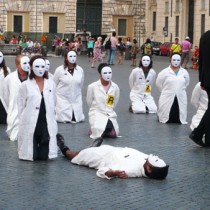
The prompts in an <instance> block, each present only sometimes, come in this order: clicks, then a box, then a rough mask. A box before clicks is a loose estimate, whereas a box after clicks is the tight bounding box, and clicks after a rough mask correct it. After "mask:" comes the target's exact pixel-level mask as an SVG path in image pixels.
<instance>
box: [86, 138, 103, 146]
mask: <svg viewBox="0 0 210 210" xmlns="http://www.w3.org/2000/svg"><path fill="white" fill-rule="evenodd" d="M102 143H103V139H102V138H101V137H100V138H97V139H96V140H94V142H93V143H92V144H91V145H90V146H89V147H100V146H101V144H102Z"/></svg>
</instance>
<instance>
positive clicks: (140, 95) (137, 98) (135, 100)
mask: <svg viewBox="0 0 210 210" xmlns="http://www.w3.org/2000/svg"><path fill="white" fill-rule="evenodd" d="M155 79H156V72H155V71H154V69H153V68H152V60H151V58H150V57H149V56H148V55H143V56H142V58H141V60H140V62H139V67H137V68H135V69H133V70H132V72H131V74H130V77H129V85H130V88H131V92H130V100H131V106H130V108H129V111H130V112H133V113H135V114H137V113H156V112H157V106H156V104H155V101H154V99H153V97H152V95H151V90H152V86H153V84H154V82H155Z"/></svg>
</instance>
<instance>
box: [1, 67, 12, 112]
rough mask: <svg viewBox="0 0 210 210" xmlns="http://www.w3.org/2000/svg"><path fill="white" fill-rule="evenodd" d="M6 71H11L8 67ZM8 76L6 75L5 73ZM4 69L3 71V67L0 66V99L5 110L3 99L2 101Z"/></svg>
mask: <svg viewBox="0 0 210 210" xmlns="http://www.w3.org/2000/svg"><path fill="white" fill-rule="evenodd" d="M7 71H8V73H10V72H11V70H10V68H8V67H7ZM7 76H8V75H7ZM4 79H5V77H4V71H3V68H0V100H1V102H2V104H3V106H4V108H5V110H6V111H7V107H6V104H5V101H4V94H3V93H4Z"/></svg>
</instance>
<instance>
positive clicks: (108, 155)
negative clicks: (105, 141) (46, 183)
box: [57, 134, 169, 180]
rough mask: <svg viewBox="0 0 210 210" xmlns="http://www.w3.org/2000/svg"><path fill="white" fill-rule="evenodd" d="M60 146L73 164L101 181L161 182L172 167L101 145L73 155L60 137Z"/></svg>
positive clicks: (131, 151) (132, 151) (151, 157)
mask: <svg viewBox="0 0 210 210" xmlns="http://www.w3.org/2000/svg"><path fill="white" fill-rule="evenodd" d="M57 143H58V146H59V148H60V150H61V152H62V153H63V154H64V156H65V157H66V158H68V159H69V160H71V162H72V163H73V164H77V165H82V166H88V167H90V168H94V169H96V170H97V172H96V175H97V176H98V177H100V178H105V179H112V178H121V179H126V178H129V177H148V178H151V179H159V180H161V179H165V178H166V176H167V174H168V168H169V166H168V165H166V163H165V162H164V161H163V160H162V159H160V158H159V157H158V156H154V155H152V154H150V155H147V154H145V153H142V152H140V151H138V150H135V149H132V148H128V147H113V146H109V145H102V146H99V145H98V146H96V147H89V148H86V149H83V150H82V151H80V152H73V151H71V150H69V148H68V147H67V146H66V145H65V143H64V138H63V137H62V135H60V134H58V135H57Z"/></svg>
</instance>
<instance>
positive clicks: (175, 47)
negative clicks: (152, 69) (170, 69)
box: [171, 43, 182, 53]
mask: <svg viewBox="0 0 210 210" xmlns="http://www.w3.org/2000/svg"><path fill="white" fill-rule="evenodd" d="M181 50H182V49H181V45H180V44H175V43H174V44H172V46H171V52H172V53H180V52H181Z"/></svg>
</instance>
